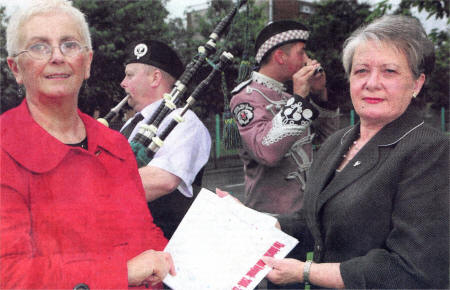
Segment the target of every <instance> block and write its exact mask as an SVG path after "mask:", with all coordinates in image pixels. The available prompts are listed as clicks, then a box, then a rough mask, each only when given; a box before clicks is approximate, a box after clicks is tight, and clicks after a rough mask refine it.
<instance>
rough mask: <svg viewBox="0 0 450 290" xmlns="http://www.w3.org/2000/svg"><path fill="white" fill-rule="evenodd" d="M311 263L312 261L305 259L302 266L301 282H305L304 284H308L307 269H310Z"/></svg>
mask: <svg viewBox="0 0 450 290" xmlns="http://www.w3.org/2000/svg"><path fill="white" fill-rule="evenodd" d="M311 264H312V261H311V260H307V261H306V262H305V265H304V266H303V283H305V285H309V270H310V269H311Z"/></svg>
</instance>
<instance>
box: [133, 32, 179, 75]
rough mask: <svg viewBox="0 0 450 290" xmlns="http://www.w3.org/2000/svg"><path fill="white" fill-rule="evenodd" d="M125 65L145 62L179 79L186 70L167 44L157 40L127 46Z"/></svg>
mask: <svg viewBox="0 0 450 290" xmlns="http://www.w3.org/2000/svg"><path fill="white" fill-rule="evenodd" d="M126 52H127V58H126V60H125V65H127V64H129V63H143V64H148V65H152V66H154V67H157V68H159V69H162V70H163V71H165V72H167V73H168V74H170V75H171V76H173V77H174V78H175V79H178V78H179V77H180V76H181V74H182V73H183V71H184V66H183V63H182V62H181V60H180V58H179V57H178V55H177V54H176V52H175V51H174V50H173V49H172V48H170V47H169V46H168V45H167V44H165V43H162V42H161V41H157V40H143V41H137V42H134V43H133V44H132V45H130V46H129V47H128V48H127V51H126Z"/></svg>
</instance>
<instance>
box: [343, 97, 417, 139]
mask: <svg viewBox="0 0 450 290" xmlns="http://www.w3.org/2000/svg"><path fill="white" fill-rule="evenodd" d="M423 124H424V121H423V118H421V117H420V116H419V114H418V112H417V110H416V109H415V108H413V107H411V105H410V106H409V107H408V108H407V109H406V111H405V112H404V113H403V114H402V115H401V116H400V117H398V118H397V119H396V120H394V121H392V122H391V123H389V124H387V125H386V126H384V127H383V128H382V129H381V130H380V131H379V132H378V133H377V134H376V135H375V136H374V137H373V140H371V141H370V142H371V143H374V144H376V145H377V146H382V147H386V146H390V145H394V144H396V143H397V142H399V141H400V140H401V139H403V138H405V137H406V136H407V135H408V134H409V133H411V132H412V131H414V130H415V129H417V128H418V127H420V126H422V125H423ZM359 129H360V123H358V124H356V125H355V126H354V127H352V128H350V129H349V130H348V131H346V132H345V133H344V135H343V136H342V138H341V145H342V144H347V143H348V141H347V140H348V139H349V138H350V139H352V140H354V139H353V138H354V136H355V134H357V133H358V132H359Z"/></svg>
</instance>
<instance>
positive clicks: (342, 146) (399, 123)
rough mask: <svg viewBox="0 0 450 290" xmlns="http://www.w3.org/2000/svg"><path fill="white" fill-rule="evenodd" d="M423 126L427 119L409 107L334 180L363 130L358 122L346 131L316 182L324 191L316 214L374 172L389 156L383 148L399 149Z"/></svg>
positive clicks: (324, 164) (317, 204) (320, 192)
mask: <svg viewBox="0 0 450 290" xmlns="http://www.w3.org/2000/svg"><path fill="white" fill-rule="evenodd" d="M422 125H423V120H422V119H421V118H419V117H418V115H417V112H415V110H414V109H411V108H408V109H407V110H406V112H405V113H404V114H403V115H402V116H400V117H399V118H398V119H397V120H394V121H393V122H391V123H389V124H387V125H386V126H385V127H384V128H383V129H381V130H380V132H378V133H377V134H376V135H375V136H374V137H373V138H372V140H370V141H369V142H367V143H366V145H365V146H364V147H363V148H361V150H360V151H359V152H358V154H357V155H356V156H355V157H354V158H353V160H351V161H350V162H349V163H348V164H347V165H346V166H345V168H344V169H343V170H342V171H341V172H340V173H338V176H335V177H334V178H333V175H334V174H335V172H334V171H335V169H336V168H337V167H338V166H339V163H340V162H341V161H342V155H343V154H345V153H346V152H347V150H348V148H349V147H350V145H351V144H352V142H353V140H355V139H356V135H357V134H358V132H359V130H360V124H359V123H358V124H357V125H355V126H354V127H352V128H351V129H350V130H348V131H346V132H345V133H344V134H343V136H342V138H341V140H340V143H338V144H337V146H336V147H337V148H336V150H332V151H330V152H329V154H326V155H328V156H329V158H328V159H329V161H325V162H323V163H322V166H321V168H326V169H327V170H328V171H327V172H323V171H322V174H320V176H319V177H318V178H317V179H316V182H317V183H316V184H315V185H316V186H315V187H314V188H320V190H319V191H318V193H316V194H318V196H317V203H316V213H318V212H319V211H320V209H321V208H322V206H323V205H324V204H325V203H326V202H327V201H328V200H329V199H330V198H332V197H333V196H334V195H336V194H337V193H338V192H340V191H342V190H343V189H344V188H346V187H347V186H348V185H350V184H352V183H353V182H355V181H356V180H358V179H359V178H360V177H361V176H363V175H364V174H366V173H367V172H369V171H370V170H372V169H373V168H374V167H375V166H376V165H377V164H378V163H379V162H380V159H381V158H383V156H385V155H383V156H381V155H380V148H381V147H384V148H386V147H391V146H395V144H397V143H398V142H399V141H400V140H401V139H403V138H404V137H405V136H407V135H408V134H409V133H410V132H412V131H413V130H415V129H417V128H418V127H420V126H422ZM386 156H387V155H386ZM386 156H385V157H386ZM319 170H320V169H319ZM319 172H320V171H319ZM331 178H332V180H331V182H329V183H328V182H327V181H328V180H330V179H331ZM327 183H328V185H327Z"/></svg>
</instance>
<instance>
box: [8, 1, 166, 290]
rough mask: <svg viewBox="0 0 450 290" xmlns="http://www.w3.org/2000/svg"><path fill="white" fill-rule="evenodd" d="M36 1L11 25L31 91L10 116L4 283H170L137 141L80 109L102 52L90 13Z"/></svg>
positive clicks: (11, 55) (14, 59)
mask: <svg viewBox="0 0 450 290" xmlns="http://www.w3.org/2000/svg"><path fill="white" fill-rule="evenodd" d="M30 5H31V6H29V7H22V8H21V9H19V10H18V11H17V12H16V13H15V14H14V15H13V16H12V17H11V19H10V22H9V24H8V28H7V50H8V59H7V61H8V65H9V67H10V69H11V71H12V72H13V74H14V76H15V78H16V81H17V83H18V84H20V85H23V86H24V87H25V89H26V97H25V100H24V101H23V102H22V104H21V105H20V106H19V107H17V108H15V109H12V110H10V111H8V112H6V113H4V114H3V115H2V116H1V117H0V122H1V123H0V124H1V153H0V154H1V164H2V169H1V192H0V193H1V196H0V198H1V199H0V220H1V223H0V242H1V244H0V264H1V267H0V271H1V272H0V273H1V275H0V288H2V289H3V288H25V289H38V288H41V289H43V288H45V289H51V288H53V289H55V288H58V289H64V288H77V289H88V288H103V289H105V288H121V289H123V288H127V287H128V286H138V285H144V284H157V283H160V282H161V280H162V279H163V278H164V277H165V275H166V274H167V273H168V272H169V271H170V272H171V273H172V274H174V267H173V262H172V260H171V257H170V255H169V254H167V253H163V252H160V251H161V250H163V248H164V247H165V245H166V243H167V240H166V239H165V238H164V236H163V234H162V231H161V230H160V229H159V228H158V227H156V226H155V225H154V224H153V221H152V218H151V216H150V215H149V213H148V209H147V205H146V201H145V196H144V191H143V188H142V183H141V182H140V179H139V175H138V171H137V166H136V161H135V158H134V155H133V153H132V151H131V149H130V147H129V145H128V142H127V141H126V140H125V138H123V136H122V135H121V134H119V133H117V132H114V131H112V130H110V129H108V128H106V127H104V126H103V125H101V124H100V123H98V122H97V121H95V120H94V119H92V118H90V117H89V116H87V115H86V114H83V113H81V112H80V111H79V110H78V109H77V105H78V92H79V89H80V87H81V84H82V82H83V81H84V80H85V79H87V78H88V77H89V74H90V65H91V61H92V54H93V52H92V45H91V40H90V35H89V30H88V26H87V23H86V21H85V18H84V15H83V14H82V13H81V12H80V11H79V10H77V9H76V8H74V7H72V6H71V3H70V2H69V1H67V0H40V1H33V2H32V4H30ZM158 285H159V286H160V284H157V286H158Z"/></svg>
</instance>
